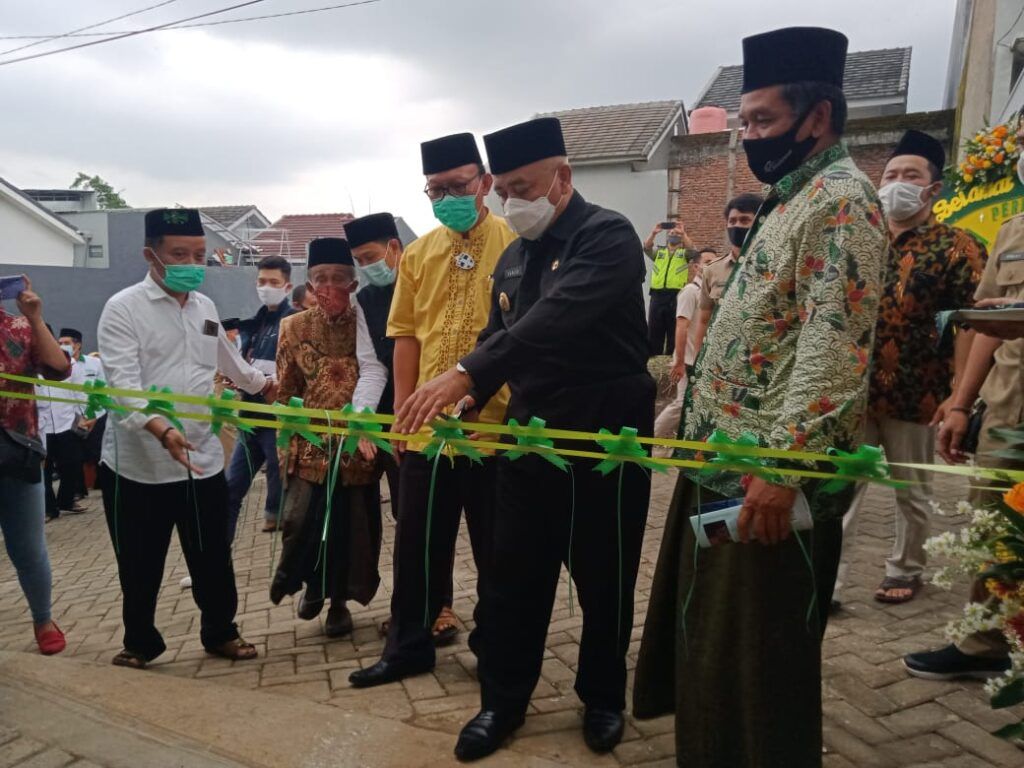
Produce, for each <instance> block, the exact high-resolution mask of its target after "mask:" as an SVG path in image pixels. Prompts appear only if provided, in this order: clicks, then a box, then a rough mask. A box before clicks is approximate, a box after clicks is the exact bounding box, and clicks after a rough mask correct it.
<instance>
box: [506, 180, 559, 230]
mask: <svg viewBox="0 0 1024 768" xmlns="http://www.w3.org/2000/svg"><path fill="white" fill-rule="evenodd" d="M556 181H558V174H557V173H555V178H553V179H552V180H551V186H550V187H548V191H547V193H546V194H543V195H541V196H540V197H538V198H537V199H536V200H521V199H520V198H518V197H510V198H508V199H507V200H506V201H505V205H504V206H503V208H504V211H505V218H506V219H507V220H508V225H509V226H510V227H511V228H512V231H513V232H515V233H516V234H517V235H519V236H520V237H522V238H523V239H525V240H537V239H539V238H540V236H541V235H543V234H544V233H545V232H546V231H547V228H548V227H549V226H550V225H551V220H552V219H553V218H555V210H556V209H557V207H558V206H557V205H555V204H554V203H552V202H551V201H550V200H548V195H550V194H551V190H552V189H554V188H555V182H556ZM562 197H564V195H563V196H562ZM561 202H562V198H561V197H560V198H558V203H559V204H561Z"/></svg>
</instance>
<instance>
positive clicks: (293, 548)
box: [270, 237, 388, 637]
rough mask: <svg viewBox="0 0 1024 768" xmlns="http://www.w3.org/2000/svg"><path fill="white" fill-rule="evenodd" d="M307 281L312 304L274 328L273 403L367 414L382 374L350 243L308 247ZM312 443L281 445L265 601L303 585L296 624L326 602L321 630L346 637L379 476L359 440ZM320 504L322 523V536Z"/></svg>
mask: <svg viewBox="0 0 1024 768" xmlns="http://www.w3.org/2000/svg"><path fill="white" fill-rule="evenodd" d="M307 280H308V283H307V287H308V288H309V290H310V291H311V292H313V293H315V294H316V298H317V305H316V306H315V307H314V308H313V309H310V310H307V311H306V312H300V313H298V314H295V315H291V316H290V317H286V318H284V319H283V320H282V321H281V330H280V333H279V337H278V342H277V373H278V375H279V376H280V380H281V387H280V391H279V393H278V399H279V400H280V401H281V402H285V403H287V402H288V400H289V399H290V398H292V397H300V398H302V401H303V405H305V407H307V408H318V409H319V408H323V409H330V410H337V409H340V408H343V407H344V406H346V405H348V404H349V403H351V404H352V406H353V407H354V408H355V409H356V410H360V411H361V410H363V409H364V408H370V409H372V410H376V408H377V406H378V404H379V403H380V396H381V394H382V393H383V392H384V387H385V386H386V385H387V381H388V371H387V368H385V367H384V365H383V363H381V362H380V360H378V359H377V355H376V352H375V351H374V348H373V340H372V338H371V337H370V331H369V328H368V327H367V325H366V317H365V315H363V310H362V306H361V305H360V304H359V302H357V301H353V300H352V294H353V293H354V292H355V290H356V287H357V285H358V283H357V282H356V270H355V262H354V260H353V258H352V251H351V248H350V247H349V244H348V243H347V242H346V241H345V240H343V239H341V238H339V237H321V238H317V239H316V240H313V241H312V242H311V243H310V244H309V258H308V273H307ZM320 423H327V422H326V419H324V420H321V421H320ZM339 426H340V425H339ZM320 442H321V444H320V445H314V444H313V443H310V442H309V441H308V440H307V439H306V438H304V437H302V436H300V435H293V436H292V438H291V442H290V444H289V452H288V457H287V463H286V465H285V471H286V475H287V482H288V490H287V495H286V498H285V505H284V506H285V509H284V519H283V522H282V537H281V559H280V561H279V562H278V566H277V572H276V573H275V575H274V581H273V583H272V584H271V585H270V599H271V601H273V602H274V603H275V604H276V603H279V602H280V601H281V599H282V598H283V597H284V596H285V595H290V594H294V593H295V592H297V591H298V590H299V589H301V588H302V585H303V583H305V584H306V591H305V593H304V594H303V596H302V599H301V600H300V601H299V610H298V613H299V618H300V619H306V620H307V621H308V620H311V619H314V618H316V617H317V616H318V615H319V614H320V612H321V611H322V610H323V606H324V601H325V599H328V598H329V599H330V601H331V608H330V610H329V611H328V613H327V621H326V623H325V625H324V631H325V632H326V633H327V636H328V637H341V636H342V635H347V634H348V633H350V632H351V631H352V614H351V613H350V612H349V610H348V607H347V606H346V605H345V603H346V601H347V600H355V601H357V602H359V603H362V604H363V605H367V604H369V602H370V600H372V599H373V596H374V595H375V594H376V593H377V587H378V586H379V585H380V574H379V572H378V570H377V565H378V559H379V557H380V544H381V532H382V528H381V515H380V475H381V469H380V467H379V466H378V465H377V463H376V460H375V449H374V447H373V445H372V444H370V443H369V442H367V441H363V442H361V443H360V445H359V449H358V450H357V451H355V452H354V454H353V455H351V456H350V455H345V454H343V455H342V456H341V457H338V456H337V454H338V451H340V450H341V447H342V439H340V438H339V437H338V436H327V435H322V436H321V437H320ZM334 473H337V474H334ZM332 477H333V480H332ZM332 489H333V492H332ZM328 497H330V502H331V506H330V509H331V513H330V515H331V516H330V521H329V523H326V524H327V525H328V530H327V536H326V538H323V531H324V527H325V521H326V520H327V509H328V507H327V502H328ZM325 588H326V589H325Z"/></svg>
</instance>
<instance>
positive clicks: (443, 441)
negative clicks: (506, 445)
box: [423, 416, 484, 464]
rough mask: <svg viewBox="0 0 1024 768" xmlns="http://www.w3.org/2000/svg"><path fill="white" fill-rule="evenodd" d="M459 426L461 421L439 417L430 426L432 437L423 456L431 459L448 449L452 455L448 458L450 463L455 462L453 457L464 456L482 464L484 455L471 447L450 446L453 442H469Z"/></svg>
mask: <svg viewBox="0 0 1024 768" xmlns="http://www.w3.org/2000/svg"><path fill="white" fill-rule="evenodd" d="M461 424H462V422H461V421H459V420H458V419H453V418H451V417H450V416H439V417H438V418H437V420H436V421H434V423H433V425H432V429H433V435H431V438H430V442H429V443H428V444H427V447H426V448H424V449H423V455H424V456H425V457H426V458H428V459H433V458H434V457H436V456H437V455H438V454H440V453H443V452H444V450H445V448H450V449H451V452H452V454H454V455H453V456H451V457H450V458H451V460H452V461H454V460H455V456H465V457H466V458H467V459H469V460H470V461H472V462H475V463H477V464H481V463H483V458H484V455H483V454H482V453H481V452H480V451H479V450H477V449H476V448H474V447H473V446H471V445H452V441H453V440H454V441H461V442H463V443H465V442H466V441H468V440H469V438H468V437H466V433H465V432H463V431H462V426H461Z"/></svg>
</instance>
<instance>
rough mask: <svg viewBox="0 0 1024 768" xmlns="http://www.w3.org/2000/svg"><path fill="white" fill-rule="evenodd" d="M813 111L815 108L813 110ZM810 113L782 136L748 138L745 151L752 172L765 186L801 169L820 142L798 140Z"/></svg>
mask: <svg viewBox="0 0 1024 768" xmlns="http://www.w3.org/2000/svg"><path fill="white" fill-rule="evenodd" d="M812 109H813V107H812ZM810 113H811V112H810V110H807V111H806V112H804V114H802V115H801V116H800V117H799V118H798V119H797V120H796V122H795V123H793V127H792V128H790V129H789V130H788V131H786V132H785V133H783V134H782V135H781V136H772V137H771V138H768V139H744V140H743V151H744V152H745V153H746V155H747V164H748V165H749V166H750V170H751V172H752V173H753V174H754V175H755V176H756V177H757V178H758V179H759V180H760V181H762V182H764V183H765V184H774V183H775V182H777V181H779V179H781V178H783V177H784V176H786V175H787V174H790V173H792V172H793V171H795V170H796V169H797V168H799V167H800V166H801V164H802V163H803V162H804V160H805V159H806V158H807V155H808V154H810V151H811V149H813V148H814V145H815V144H816V143H817V142H818V140H817V139H816V138H814V136H808V137H807V138H806V139H804V140H803V141H797V140H796V135H797V133H799V131H800V128H802V127H803V124H804V121H805V120H806V119H807V116H808V115H809V114H810Z"/></svg>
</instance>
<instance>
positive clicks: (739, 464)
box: [700, 429, 764, 475]
mask: <svg viewBox="0 0 1024 768" xmlns="http://www.w3.org/2000/svg"><path fill="white" fill-rule="evenodd" d="M707 444H708V448H710V449H711V450H713V451H715V452H716V454H717V455H716V456H715V457H714V458H713V459H710V460H709V461H708V465H707V466H706V467H704V468H703V469H701V470H700V472H701V474H705V475H706V474H710V473H712V472H720V471H722V469H723V468H722V466H721V465H723V464H728V465H729V471H731V472H743V470H744V469H748V470H749V472H750V473H751V474H760V473H762V472H763V471H764V465H763V464H762V463H761V461H759V460H758V459H757V458H756V457H754V456H749V455H744V454H742V453H739V452H736V451H730V450H729V448H730V447H732V446H735V447H737V448H759V447H760V444H759V443H758V440H757V436H756V435H755V434H753V433H752V432H743V433H742V434H740V436H739V437H738V438H736V439H735V440H733V439H732V438H731V437H729V435H728V434H726V433H725V432H724V431H723V430H721V429H716V430H715V431H714V432H712V433H711V435H710V436H708V439H707Z"/></svg>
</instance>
